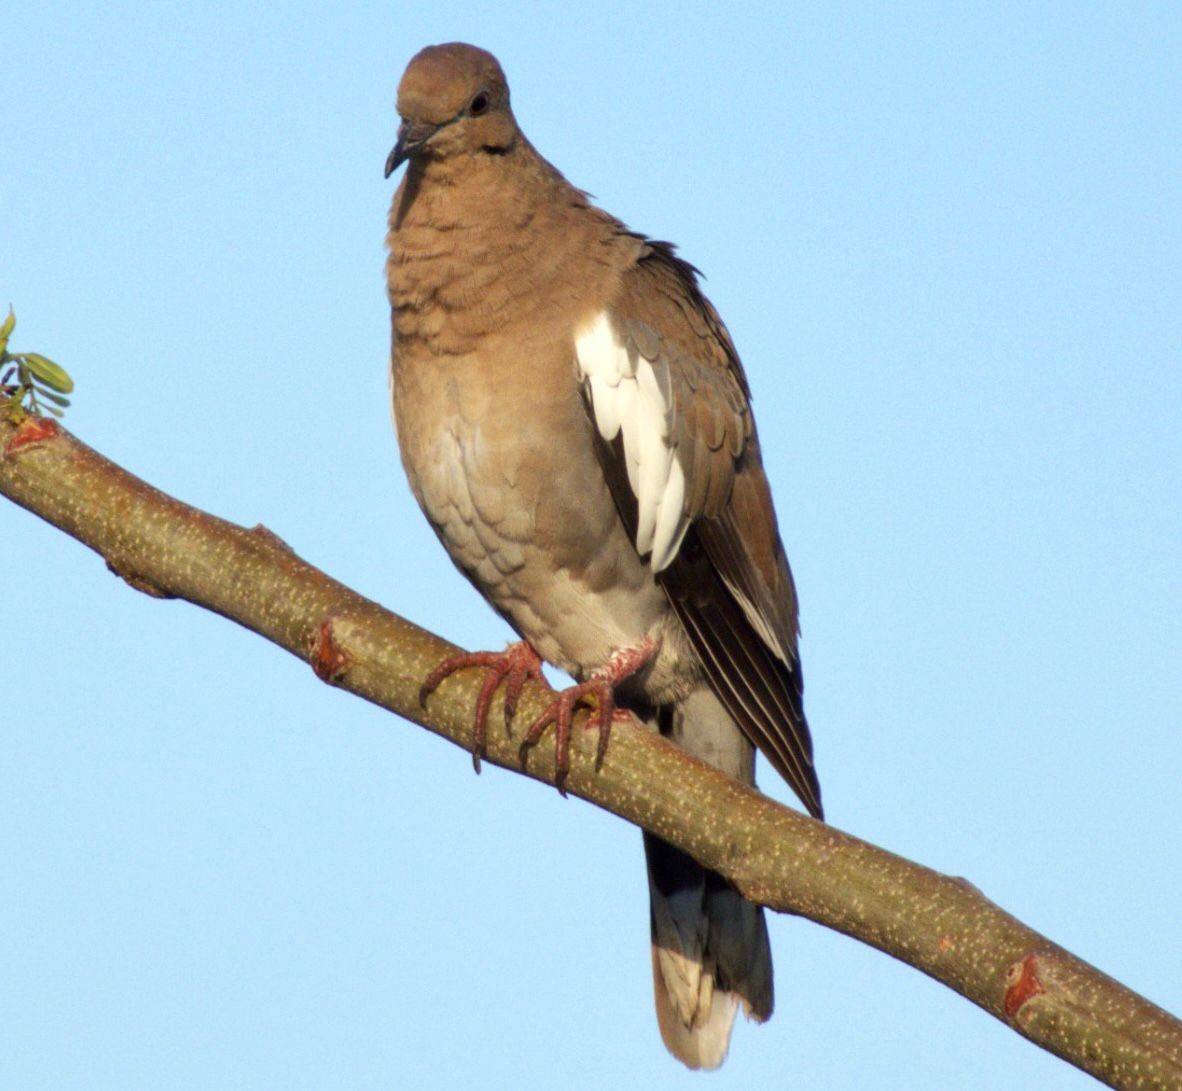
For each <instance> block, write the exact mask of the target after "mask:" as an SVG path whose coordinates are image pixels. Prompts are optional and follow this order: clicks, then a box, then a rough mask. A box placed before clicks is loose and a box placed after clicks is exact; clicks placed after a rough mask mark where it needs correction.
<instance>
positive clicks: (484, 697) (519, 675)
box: [419, 638, 657, 795]
mask: <svg viewBox="0 0 1182 1091" xmlns="http://www.w3.org/2000/svg"><path fill="white" fill-rule="evenodd" d="M656 651H657V643H656V641H654V640H653V639H652V638H646V639H645V640H644V641H643V642H642V643H641V644H638V645H637V646H636V647H634V648H625V649H623V650H622V651H619V652H617V653H616V654H615V655H613V656H612V657H611V659H609V660H608V662H607V663H606V664H605V665H604V666H603V667H601V668H599V669H598V670H596V671H594V672H593V673H592V674H591V675H590V676H589V677H588V678H587V680H586V681H585V682H579V683H577V684H575V685H573V686H568V687H567V688H566V689H563V690H554V689H552V688H551V686H550V684H549V683H548V682H547V681H546V679H545V676H544V675H543V674H542V659H541V656H539V655H538V653H537V652H536V651H534V649H533V648H532V647H530V645H529V644H527V643H526V642H525V641H520V642H519V643H516V644H510V645H509V647H508V648H506V649H505V650H504V651H503V652H466V653H464V654H462V655H456V656H453V657H452V658H450V659H445V660H444V661H443V662H442V663H440V664H439V666H437V667H436V668H435V669H434V670H433V671H432V672H431V673H430V674H429V675H427V678H426V680H425V681H424V682H423V686H422V689H420V690H419V702H420V704H422V705H423V706H424V707H426V704H427V698H428V697H430V696H431V694H432V692H434V690H435V689H436V687H437V686H438V685H439V684H440V683H441V682H442V681H443V680H444V679H445V678H447V677H448V676H449V675H452V674H454V673H455V672H456V671H460V670H466V669H468V668H470V667H480V668H482V669H483V670H484V671H485V675H484V682H483V683H482V684H481V687H480V694H479V696H478V697H477V699H476V714H475V722H474V725H473V733H472V765H473V767H474V768H475V769H476V772H478V773H479V772H480V759H481V757H482V756H483V755H484V752H485V744H486V741H487V739H488V714H489V710H490V709H491V707H492V700H493V696H494V695H495V694H496V691H497V689H498V688H499V687H500V685H501V683H502V682H504V685H505V701H504V711H505V731H506V733H507V734H509V735H510V737H511V736H512V722H513V716H514V714H515V713H516V712H517V704H518V701H519V700H520V697H521V691H522V690H523V689H524V688H525V683H526V682H527V681H534V682H537V683H539V684H541V685H543V686H545V687H546V688H547V689H548V690H550V692H551V693H553V694H554V699H553V700H552V701H551V702H550V703H549V704H548V705H547V706H546V707H545V708H544V709H543V710H542V714H541V715H540V716H538V717H537V718H536V719H535V720H534V721H533V723H531V724H530V725H529V727H528V728H527V729H526V732H525V736H524V737H523V738H522V740H521V746H520V747H519V748H518V756H519V758H520V760H521V764H522V766H523V767H524V766H525V765H526V762H527V759H528V756H529V751H530V750H531V749H532V748H533V747H534V746H536V745H537V744H538V742H539V741H540V740H541V738H542V736H543V735H544V734H545V732H546V728H547V727H549V726H550V725H551V724H553V725H554V763H555V776H554V784H555V787H556V788H557V789H558V790H559V792H561V793H562V794H563V795H565V794H566V790H565V785H566V776H567V773H568V772H569V771H570V738H571V727H572V724H573V722H574V714H575V709H576V708H578V707H579V706H580V705H582V706H585V707H587V708H589V709H591V717H590V719H589V720H588V721H587V726H588V727H597V728H598V731H599V742H598V746H597V748H596V751H595V767H596V769H598V768H599V767H600V766H601V765H602V764H603V759H604V756H605V755H606V754H607V744H608V739H609V738H610V736H611V728H612V723H613V721H615V720H617V719H628V718H630V717H631V713H630V712H627V711H626V710H624V709H617V708H616V704H615V695H614V691H615V687H616V686H618V685H619V684H620V683H621V682H622V681H623V680H624V679H625V678H629V677H631V676H632V675H634V674H635V673H636V672H637V671H639V670H640V669H641V668H642V667H644V666H645V664H647V663H648V662H649V661H650V660H651V659H652V657H653V656H654V655H655V654H656Z"/></svg>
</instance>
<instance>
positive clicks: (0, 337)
mask: <svg viewBox="0 0 1182 1091" xmlns="http://www.w3.org/2000/svg"><path fill="white" fill-rule="evenodd" d="M15 328H16V311H14V310H13V309H12V305H11V304H9V306H8V317H7V318H6V319H4V322H3V324H2V325H0V356H3V355H4V353H6V352H7V351H8V338H9V335H10V334H11V333H12V331H13V329H15Z"/></svg>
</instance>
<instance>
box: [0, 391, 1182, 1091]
mask: <svg viewBox="0 0 1182 1091" xmlns="http://www.w3.org/2000/svg"><path fill="white" fill-rule="evenodd" d="M0 492H2V493H3V494H4V495H6V496H8V497H9V498H10V499H12V500H13V501H15V502H16V503H17V504H20V505H21V506H22V507H25V508H27V509H28V510H29V511H32V512H34V513H35V514H37V515H39V516H41V517H42V518H43V519H45V520H47V521H48V522H50V523H52V524H53V525H54V526H57V527H59V528H60V529H62V530H64V531H65V532H66V533H67V534H70V535H72V536H73V537H75V538H77V539H78V540H79V541H81V542H83V543H85V544H86V545H88V546H90V547H91V548H92V549H94V550H95V551H96V552H98V553H99V554H100V555H101V556H102V557H104V558H105V559H106V561H107V564H108V566H109V567H110V568H111V569H112V570H113V571H115V572H116V573H118V574H119V575H120V576H122V577H123V578H124V579H125V580H126V581H127V582H128V583H129V584H130V585H131V586H133V587H135V588H136V589H137V590H141V591H145V592H147V593H149V594H153V595H159V596H163V597H175V598H182V599H186V600H188V601H189V602H192V603H195V604H196V605H198V606H203V607H205V608H206V609H209V610H213V611H215V612H216V613H219V614H221V615H223V616H224V617H227V618H230V619H231V620H233V621H236V622H238V623H239V624H240V625H244V626H246V627H247V628H248V629H252V630H254V631H255V632H257V633H259V634H260V635H261V636H264V637H266V638H267V639H268V640H271V641H273V642H274V643H276V644H278V645H279V646H280V647H282V648H285V649H286V650H287V651H289V652H291V653H292V654H293V655H295V656H298V657H299V658H301V659H303V660H305V661H307V662H308V663H309V664H310V665H311V666H312V667H313V669H314V670H315V671H316V673H317V674H318V675H319V676H320V677H321V678H322V679H323V680H324V681H327V682H330V683H332V684H333V685H337V686H339V687H340V688H342V689H346V690H349V691H350V692H352V693H356V694H357V695H359V696H361V697H364V698H366V699H367V700H369V701H372V702H374V703H375V704H378V705H381V706H382V707H384V708H387V709H389V710H390V711H392V712H395V713H397V714H398V715H400V716H403V717H406V718H407V719H410V720H413V721H415V722H416V723H419V724H421V725H422V726H424V727H426V728H428V729H429V730H431V731H434V732H435V733H436V734H439V735H442V736H443V737H444V738H447V739H450V740H451V741H452V742H454V743H456V744H457V745H458V746H460V747H463V748H464V749H465V750H467V749H468V748H469V746H470V740H471V724H472V710H473V708H474V705H475V701H476V695H477V691H478V690H479V686H480V681H481V679H480V677H479V675H478V674H477V673H474V672H471V671H467V672H461V673H460V674H458V675H455V676H453V677H452V678H450V679H448V680H447V681H445V682H444V683H443V684H442V685H441V686H440V687H439V689H438V691H437V692H436V693H435V695H433V696H432V698H431V699H430V702H429V703H428V706H427V708H426V709H424V708H422V707H421V706H420V704H419V700H418V693H419V687H420V685H421V683H422V681H423V679H424V678H425V677H426V675H427V674H428V673H429V671H430V670H431V668H432V667H434V666H435V665H436V664H438V663H439V662H440V661H441V660H442V659H444V658H445V657H447V656H450V655H454V654H455V653H456V652H457V651H458V649H457V648H455V647H454V646H453V645H451V644H448V643H446V642H445V641H443V640H440V639H439V638H438V637H436V636H433V635H432V634H430V633H428V632H426V631H424V630H422V629H420V628H418V627H417V626H415V625H413V624H411V623H410V622H408V621H405V620H403V619H402V618H399V617H397V616H395V615H394V614H391V613H389V612H388V611H386V610H383V609H382V608H381V607H379V606H378V605H377V604H376V603H373V602H371V601H369V600H368V599H365V598H363V597H361V596H360V595H358V594H356V593H355V592H353V591H351V590H349V588H347V587H345V586H343V585H342V584H340V583H337V582H336V581H335V580H333V579H331V578H330V577H328V576H326V575H325V574H324V573H322V572H320V571H318V570H317V569H315V568H313V567H312V566H311V565H309V564H306V563H305V562H304V561H302V560H301V559H300V558H299V557H297V556H296V555H295V553H293V552H292V550H291V549H290V548H289V547H288V546H287V545H285V544H284V543H283V542H282V541H281V540H280V539H279V538H277V537H275V535H273V534H271V533H270V532H269V531H267V530H266V529H265V528H264V527H261V526H259V527H255V528H254V529H252V530H247V529H245V528H243V527H239V526H235V525H234V524H232V523H228V522H225V521H224V520H222V519H218V518H216V517H214V516H211V515H207V514H205V513H204V512H200V511H197V510H196V509H194V508H191V507H189V506H187V505H185V504H183V503H181V502H180V501H178V500H175V499H173V498H172V497H169V496H166V495H165V494H164V493H162V492H159V491H158V490H156V489H154V488H152V487H151V486H150V485H148V484H146V483H145V482H143V481H141V480H139V479H138V478H136V477H133V476H132V475H131V474H129V473H127V472H126V471H124V470H122V469H120V468H119V467H118V466H116V465H114V464H113V463H111V462H109V461H108V460H106V459H105V458H103V457H102V456H101V455H99V454H98V453H97V452H95V451H93V450H91V449H90V448H89V447H87V446H85V445H84V444H82V443H81V442H79V441H78V440H77V439H75V438H74V437H73V436H71V435H70V434H69V433H67V432H65V431H64V430H62V429H59V428H58V427H57V426H56V425H55V424H54V423H53V422H52V421H46V420H43V419H41V418H38V417H32V416H30V417H26V418H25V419H24V420H23V421H22V422H20V423H18V422H16V421H14V420H12V419H8V417H6V416H5V415H4V414H2V413H0ZM545 703H546V697H545V691H544V690H543V689H541V688H540V687H537V686H531V687H527V689H526V690H525V692H524V693H523V694H522V698H521V702H520V705H519V709H518V714H517V722H518V723H519V724H521V723H529V722H531V721H532V720H533V718H534V717H535V716H536V715H537V714H538V713H540V711H541V710H542V708H543V707H544V705H545ZM497 712H498V709H494V712H493V723H496V722H498V717H497ZM517 746H518V743H517V742H516V741H514V740H513V739H512V738H510V737H507V736H506V734H505V733H504V732H502V731H499V730H493V731H490V733H489V739H488V752H487V760H489V761H491V762H494V763H495V764H497V765H500V766H503V767H505V768H508V769H513V770H517V771H522V770H521V767H520V765H519V762H518V757H517ZM553 758H554V750H553V742H552V738H550V737H549V736H548V737H547V738H546V739H545V740H543V742H542V743H541V744H540V745H539V746H538V747H537V748H536V749H535V750H534V751H533V752H532V753H531V756H530V760H529V766H528V769H526V770H525V772H526V773H527V775H529V776H531V777H534V778H535V779H537V780H541V781H544V782H546V783H553V780H554V776H553V764H554V760H553ZM594 758H595V738H594V734H593V733H591V732H585V731H578V730H576V731H575V732H574V737H573V739H572V746H571V770H570V775H569V777H568V779H567V783H566V787H567V790H568V791H569V792H570V793H571V794H572V795H577V796H579V797H581V798H583V799H586V800H587V801H589V802H591V803H594V804H595V805H596V806H599V807H603V808H604V809H606V810H609V811H611V812H612V813H614V814H617V815H619V816H620V817H621V818H624V819H627V820H628V821H629V822H632V823H635V824H636V825H638V826H642V827H643V828H644V829H647V830H651V831H652V832H654V833H657V834H659V835H660V836H661V837H663V838H665V839H666V840H668V841H670V842H672V843H673V844H675V845H677V846H679V847H680V848H682V849H684V850H686V851H687V852H689V853H691V854H692V855H693V856H694V857H696V858H697V859H698V860H699V861H701V862H702V863H703V864H705V865H707V866H708V867H711V868H713V869H715V870H716V871H719V872H721V873H722V874H723V875H725V876H726V877H727V878H728V879H730V880H731V882H733V883H734V884H735V886H736V887H737V888H738V889H739V890H740V891H741V892H742V893H743V894H745V895H746V896H747V897H749V898H752V899H754V900H755V901H758V902H761V903H762V904H764V905H766V906H768V907H769V908H771V909H775V910H778V911H779V912H784V913H795V914H799V915H801V916H804V917H808V918H809V919H811V920H813V921H816V922H817V923H819V924H823V925H825V926H826V927H829V928H833V929H836V930H837V931H840V932H844V933H846V934H847V935H850V936H853V937H855V938H856V939H859V940H861V941H862V942H864V943H868V944H870V945H871V946H874V947H877V948H879V949H880V950H882V951H886V952H887V953H888V954H891V955H893V956H895V957H896V958H898V959H901V960H902V961H904V962H906V963H908V964H910V965H911V966H914V967H915V968H916V969H919V970H922V971H923V972H924V973H926V974H928V975H929V976H931V977H934V978H935V979H936V980H937V981H941V982H943V983H944V984H945V985H947V986H948V987H949V988H951V989H954V990H955V991H956V992H958V993H960V994H961V995H963V996H965V997H967V998H968V999H969V1000H971V1001H973V1003H975V1004H977V1005H978V1006H980V1007H982V1008H984V1009H985V1010H986V1011H987V1012H989V1013H990V1014H991V1015H994V1016H996V1017H997V1018H998V1019H1000V1020H1002V1021H1003V1022H1005V1023H1006V1024H1007V1025H1008V1026H1010V1027H1011V1028H1012V1029H1014V1030H1015V1031H1017V1032H1018V1033H1019V1034H1022V1035H1023V1036H1025V1037H1026V1038H1028V1039H1030V1040H1031V1041H1032V1042H1034V1043H1036V1044H1037V1045H1040V1046H1042V1047H1043V1048H1044V1049H1047V1050H1050V1051H1051V1052H1053V1053H1056V1054H1058V1056H1060V1057H1062V1058H1063V1059H1064V1060H1066V1061H1069V1062H1070V1063H1072V1064H1074V1065H1077V1066H1078V1067H1079V1068H1081V1069H1083V1070H1084V1071H1086V1072H1089V1073H1091V1074H1092V1075H1094V1076H1096V1077H1097V1078H1098V1079H1100V1080H1102V1081H1104V1082H1105V1083H1107V1084H1109V1085H1110V1086H1112V1087H1117V1088H1130V1089H1131V1088H1136V1089H1142V1088H1161V1089H1165V1088H1182V1023H1179V1021H1178V1020H1176V1019H1175V1018H1174V1017H1173V1016H1171V1015H1170V1014H1169V1013H1167V1012H1165V1011H1163V1010H1162V1009H1161V1008H1158V1007H1156V1006H1155V1005H1153V1004H1151V1003H1149V1001H1147V1000H1145V999H1144V998H1142V997H1140V996H1138V995H1137V994H1136V993H1133V992H1131V991H1130V990H1129V989H1126V988H1125V987H1124V986H1122V985H1120V984H1119V983H1118V982H1116V981H1114V980H1113V979H1112V978H1110V977H1108V976H1106V975H1105V974H1103V973H1101V972H1100V971H1098V970H1097V969H1095V968H1094V967H1092V966H1090V965H1088V964H1087V963H1085V962H1083V961H1081V960H1080V959H1077V958H1076V957H1075V956H1074V955H1072V954H1070V953H1069V952H1067V951H1065V950H1063V949H1062V948H1061V947H1059V946H1057V945H1056V944H1054V943H1052V942H1051V941H1050V940H1048V939H1047V938H1046V937H1044V936H1041V935H1039V934H1038V933H1037V932H1034V931H1032V930H1031V929H1029V928H1027V927H1026V926H1025V925H1023V924H1022V923H1021V922H1019V921H1017V920H1015V919H1014V918H1013V917H1011V916H1010V915H1009V914H1007V913H1005V912H1004V911H1003V910H1001V909H1000V908H998V907H997V906H995V905H994V904H993V903H992V902H990V901H988V900H987V899H986V898H985V897H984V896H983V895H982V894H981V893H980V892H979V891H977V890H976V889H975V888H974V887H972V886H971V885H970V884H969V883H967V882H965V881H964V880H962V879H956V878H951V877H949V876H945V875H941V874H939V873H937V872H934V871H930V870H929V869H927V868H924V867H921V866H920V865H918V864H914V863H911V862H910V861H907V860H904V859H902V858H900V857H897V856H894V855H892V854H891V853H888V852H885V851H884V850H882V849H879V848H876V847H874V846H873V845H870V844H868V843H866V842H864V841H860V840H858V839H857V838H855V837H851V836H849V835H848V834H844V833H842V832H841V831H839V830H837V829H835V828H834V827H832V826H827V825H824V824H822V823H819V822H814V821H813V820H812V819H809V818H806V817H804V816H803V815H801V814H798V813H797V812H795V811H792V810H790V809H788V808H786V807H783V806H780V805H779V804H777V803H776V802H774V801H773V800H771V799H768V798H767V797H765V796H763V795H760V794H759V793H758V792H756V791H754V790H752V789H749V788H746V787H744V786H742V785H740V784H737V783H736V782H734V781H731V780H729V779H727V778H726V777H724V776H722V775H721V774H719V773H717V772H716V771H714V770H713V769H711V768H709V767H708V766H706V765H704V764H702V763H701V762H698V761H695V760H694V759H693V758H691V757H689V756H688V755H686V754H684V753H682V752H681V751H679V750H678V749H676V748H675V747H673V746H671V745H669V744H667V743H666V742H665V741H664V740H662V739H660V738H657V737H655V736H653V735H651V734H649V733H648V732H646V731H644V730H643V729H641V728H639V727H631V728H630V727H629V726H628V725H626V724H624V725H617V727H616V728H615V730H614V732H613V736H612V743H611V746H610V748H609V750H608V755H607V758H606V760H605V761H604V763H603V766H602V768H601V769H599V770H596V769H595V761H594Z"/></svg>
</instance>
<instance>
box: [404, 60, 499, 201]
mask: <svg viewBox="0 0 1182 1091" xmlns="http://www.w3.org/2000/svg"><path fill="white" fill-rule="evenodd" d="M398 113H399V116H400V117H401V118H402V124H401V125H399V126H398V143H397V144H395V145H394V150H393V151H392V152H391V153H390V158H389V159H387V160H386V177H387V178H389V177H390V175H391V173H392V172H393V171H394V170H395V168H397V167H398V165H399V164H400V163H402V162H403V161H405V160H407V159H415V158H418V157H420V156H429V157H432V158H440V159H446V158H450V157H452V156H457V155H466V154H473V153H480V152H486V153H493V154H496V153H499V152H505V151H508V150H509V149H510V148H511V147H512V146H513V144H514V141H515V140H516V138H517V122H516V121H515V120H514V119H513V111H512V110H510V109H509V85H508V84H507V83H506V82H505V73H504V72H502V71H501V66H500V64H498V63H497V59H496V57H494V56H493V55H492V54H491V53H487V52H485V51H484V50H483V49H477V48H476V46H474V45H465V44H464V43H463V42H449V43H448V44H447V45H429V46H427V48H426V49H423V50H421V51H420V52H418V53H416V54H415V55H414V57H412V58H411V62H410V64H408V65H407V66H406V72H405V73H403V76H402V82H401V83H400V84H399V85H398Z"/></svg>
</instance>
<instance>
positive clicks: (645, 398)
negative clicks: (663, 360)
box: [575, 312, 690, 572]
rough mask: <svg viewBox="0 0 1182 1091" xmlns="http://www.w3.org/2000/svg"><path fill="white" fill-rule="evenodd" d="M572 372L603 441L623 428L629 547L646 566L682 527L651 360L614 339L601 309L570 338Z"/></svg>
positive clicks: (680, 487) (674, 465)
mask: <svg viewBox="0 0 1182 1091" xmlns="http://www.w3.org/2000/svg"><path fill="white" fill-rule="evenodd" d="M575 357H576V359H577V360H578V365H579V375H580V377H581V378H582V379H583V381H584V382H585V383H586V384H587V387H588V389H589V390H590V391H591V409H592V414H593V415H594V417H595V426H596V427H597V428H598V429H599V434H600V435H601V436H602V437H603V438H604V439H605V440H607V442H608V443H611V441H612V440H614V439H615V438H616V436H617V435H620V434H621V433H622V434H623V438H624V461H625V463H626V464H627V468H628V484H629V485H631V486H632V492H633V494H634V495H635V496H636V503H637V509H638V510H637V524H636V551H637V552H638V553H639V554H640V555H641V556H643V555H644V554H646V553H651V554H652V557H651V559H650V561H649V563H650V565H651V566H652V570H653V571H654V572H660V571H661V569H663V568H665V567H666V566H668V564H669V563H670V562H671V561H672V560H673V558H674V557H676V556H677V551H678V549H680V548H681V541H682V539H683V538H684V537H685V532H686V531H687V530H688V529H689V524H690V521H689V517H688V516H687V515H686V514H685V472H684V471H683V470H682V468H681V464H680V463H679V462H678V460H677V453H676V450H675V448H674V447H673V445H672V441H671V440H670V437H669V426H670V422H671V420H672V416H673V406H672V405H671V404H670V403H669V401H668V399H667V398H666V396H665V395H664V394H662V393H661V386H660V384H659V383H658V382H657V375H656V372H655V371H654V370H653V365H652V364H651V363H649V362H648V360H646V359H645V358H644V357H643V356H641V355H640V353H638V352H636V351H635V350H632V351H631V352H629V350H628V347H627V346H626V345H625V344H624V343H623V342H622V341H621V340H620V338H619V336H618V335H617V334H616V332H615V330H614V329H612V324H611V319H610V318H608V316H607V313H606V312H604V313H601V314H599V315H597V316H596V317H595V320H594V321H593V322H591V323H590V324H589V325H588V326H586V327H585V328H584V329H583V331H582V332H581V333H579V334H578V335H577V336H576V337H575Z"/></svg>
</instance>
